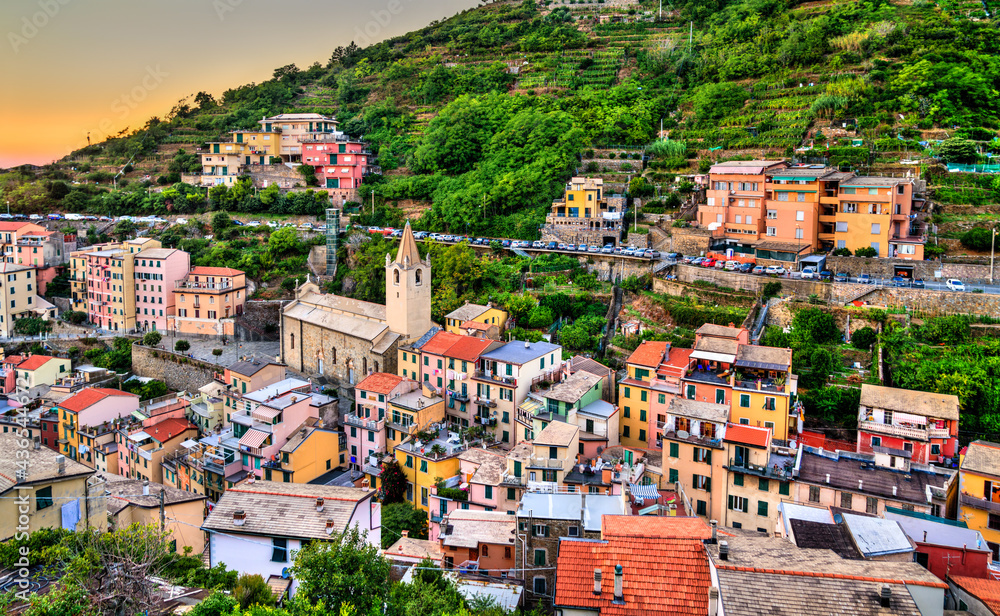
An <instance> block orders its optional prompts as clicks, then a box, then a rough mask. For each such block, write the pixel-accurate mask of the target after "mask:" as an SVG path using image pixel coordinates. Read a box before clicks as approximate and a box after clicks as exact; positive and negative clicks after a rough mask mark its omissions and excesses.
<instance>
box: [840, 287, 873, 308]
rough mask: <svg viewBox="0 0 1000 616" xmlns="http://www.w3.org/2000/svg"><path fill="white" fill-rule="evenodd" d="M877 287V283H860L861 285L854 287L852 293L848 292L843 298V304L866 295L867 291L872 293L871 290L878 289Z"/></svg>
mask: <svg viewBox="0 0 1000 616" xmlns="http://www.w3.org/2000/svg"><path fill="white" fill-rule="evenodd" d="M878 288H879V285H877V284H866V285H862V286H861V287H859V288H857V289H854V290H853V292H852V293H850V294H849V295H847V297H846V298H845V299H844V304H845V305H846V304H850V303H851V302H856V301H858V300H859V299H861V298H863V297H865V296H866V295H868V294H869V293H872V292H873V291H876V290H878Z"/></svg>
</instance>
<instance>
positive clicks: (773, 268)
mask: <svg viewBox="0 0 1000 616" xmlns="http://www.w3.org/2000/svg"><path fill="white" fill-rule="evenodd" d="M681 261H682V262H684V263H690V264H691V265H698V266H700V267H708V268H713V269H719V270H725V271H727V272H742V273H744V274H757V275H761V274H772V275H778V276H781V275H783V274H786V273H788V270H786V269H785V268H784V267H782V266H780V265H768V266H767V267H765V266H763V265H754V264H753V263H740V262H739V261H726V260H723V259H713V258H711V257H682V258H681Z"/></svg>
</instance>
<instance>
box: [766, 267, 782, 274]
mask: <svg viewBox="0 0 1000 616" xmlns="http://www.w3.org/2000/svg"><path fill="white" fill-rule="evenodd" d="M765 273H767V274H778V275H779V276H781V275H784V274H785V268H784V267H783V266H781V265H768V266H767V269H766V270H765Z"/></svg>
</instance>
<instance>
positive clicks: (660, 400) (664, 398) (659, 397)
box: [656, 394, 667, 404]
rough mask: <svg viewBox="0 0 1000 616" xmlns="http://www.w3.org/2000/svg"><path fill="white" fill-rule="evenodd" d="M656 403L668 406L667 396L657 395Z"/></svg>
mask: <svg viewBox="0 0 1000 616" xmlns="http://www.w3.org/2000/svg"><path fill="white" fill-rule="evenodd" d="M656 401H657V402H658V403H660V404H666V403H667V395H666V394H656Z"/></svg>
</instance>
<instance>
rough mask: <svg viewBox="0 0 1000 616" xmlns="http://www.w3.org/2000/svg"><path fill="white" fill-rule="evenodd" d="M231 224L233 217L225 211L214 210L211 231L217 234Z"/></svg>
mask: <svg viewBox="0 0 1000 616" xmlns="http://www.w3.org/2000/svg"><path fill="white" fill-rule="evenodd" d="M232 226H233V219H232V218H230V217H229V214H227V213H225V212H216V213H215V214H213V215H212V233H214V234H215V235H216V237H218V236H219V234H221V233H222V232H223V231H225V230H226V229H228V228H229V227H232Z"/></svg>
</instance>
